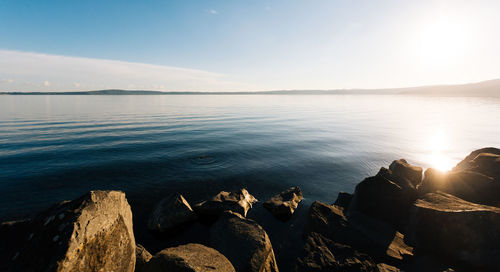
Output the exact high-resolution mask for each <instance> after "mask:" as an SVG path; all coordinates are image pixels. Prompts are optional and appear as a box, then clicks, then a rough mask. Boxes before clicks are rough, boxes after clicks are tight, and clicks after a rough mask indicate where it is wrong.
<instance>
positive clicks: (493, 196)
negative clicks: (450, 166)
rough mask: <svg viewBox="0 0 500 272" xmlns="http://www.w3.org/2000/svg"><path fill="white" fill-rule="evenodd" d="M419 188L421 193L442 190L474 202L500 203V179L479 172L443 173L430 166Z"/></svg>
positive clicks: (493, 204)
mask: <svg viewBox="0 0 500 272" xmlns="http://www.w3.org/2000/svg"><path fill="white" fill-rule="evenodd" d="M418 190H419V194H420V195H425V194H427V193H432V192H436V191H442V192H445V193H449V194H452V195H454V196H456V197H458V198H461V199H464V200H467V201H470V202H474V203H479V204H485V205H492V206H499V205H500V198H499V197H498V196H499V195H500V181H497V180H495V179H493V178H492V177H489V176H486V175H484V174H481V173H477V172H471V171H466V170H457V171H451V172H447V173H443V172H440V171H438V170H435V169H432V168H429V169H427V170H426V171H425V178H424V181H423V182H422V184H421V186H420V187H419V188H418Z"/></svg>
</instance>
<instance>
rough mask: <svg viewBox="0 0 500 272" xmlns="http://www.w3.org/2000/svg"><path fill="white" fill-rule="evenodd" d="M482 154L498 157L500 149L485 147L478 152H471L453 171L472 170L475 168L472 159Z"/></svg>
mask: <svg viewBox="0 0 500 272" xmlns="http://www.w3.org/2000/svg"><path fill="white" fill-rule="evenodd" d="M482 153H486V154H492V155H500V149H498V148H494V147H486V148H481V149H478V150H474V151H472V152H471V153H470V154H469V155H468V156H467V157H465V159H463V160H462V161H461V162H459V163H458V164H457V166H455V167H454V168H453V171H458V170H473V169H474V168H475V167H476V164H477V161H476V162H474V159H475V158H476V157H477V156H478V155H479V154H482Z"/></svg>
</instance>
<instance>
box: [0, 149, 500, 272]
mask: <svg viewBox="0 0 500 272" xmlns="http://www.w3.org/2000/svg"><path fill="white" fill-rule="evenodd" d="M304 197H306V198H307V195H303V192H302V191H301V189H300V188H298V187H292V188H289V189H287V190H285V191H283V192H281V193H279V192H277V194H276V195H274V196H273V197H271V198H269V199H265V200H263V201H262V202H263V204H262V206H263V207H264V209H265V210H266V212H268V213H269V214H270V215H272V217H269V220H275V221H276V222H287V221H291V220H293V219H294V216H297V215H296V210H297V209H299V208H300V205H303V204H301V202H302V200H303V199H304ZM257 203H259V201H258V200H257V199H256V197H255V196H253V195H252V194H251V192H248V191H247V190H246V189H240V190H236V191H231V192H226V191H222V192H220V193H218V194H216V195H214V196H213V197H211V198H208V199H206V200H204V201H201V202H199V203H189V201H188V200H187V199H186V198H185V197H184V196H183V195H182V194H179V193H175V194H171V195H167V196H165V197H164V198H163V199H162V200H161V201H159V202H158V203H157V204H156V206H155V207H154V208H153V209H152V210H151V211H150V213H149V214H148V220H147V222H143V223H144V226H147V229H148V232H149V233H151V235H152V236H153V237H156V238H157V239H158V241H159V243H160V244H161V243H162V241H165V240H169V239H175V237H177V236H179V235H182V234H183V233H185V232H186V230H187V229H189V230H190V231H191V232H196V230H199V231H198V232H199V233H200V236H203V239H198V240H196V239H193V240H195V241H192V242H189V243H183V244H177V245H175V246H168V247H165V248H163V249H160V250H152V249H151V248H149V249H148V248H147V246H146V247H144V246H142V245H140V244H137V243H136V236H135V235H134V227H133V221H132V216H133V215H132V210H131V208H130V205H129V203H128V201H127V198H126V196H125V194H124V193H123V192H119V191H91V192H89V193H87V194H85V195H83V196H81V197H80V198H78V199H75V200H72V201H64V202H61V203H58V204H55V205H53V206H52V207H50V208H49V209H47V210H46V211H44V212H42V213H40V214H38V215H37V216H36V217H34V218H32V219H29V220H22V221H12V222H4V223H2V224H1V225H0V241H1V243H0V258H1V260H0V271H139V272H157V271H238V272H240V271H241V272H247V271H248V272H254V271H255V272H263V271H279V270H282V271H289V270H290V271H298V272H301V271H500V149H496V148H483V149H479V150H476V151H474V152H472V153H471V154H470V155H469V156H467V157H466V158H465V159H464V160H463V161H461V162H460V163H459V164H457V166H456V167H455V168H453V169H452V170H451V171H449V172H446V173H442V172H439V171H437V170H434V169H431V168H430V169H427V170H426V171H425V173H424V172H423V169H422V168H421V167H418V166H414V165H410V164H409V163H408V162H407V161H406V160H404V159H399V160H396V161H394V162H392V163H391V164H390V165H389V167H388V168H384V167H382V168H381V169H380V171H379V172H378V173H377V174H376V175H375V176H373V177H368V178H366V179H364V180H363V181H361V182H360V183H359V184H358V185H357V186H356V188H355V190H354V192H353V193H352V194H351V193H346V192H341V193H339V195H338V197H337V199H336V200H335V199H332V202H331V203H332V204H330V203H321V202H318V201H315V202H313V203H312V204H311V205H310V207H308V212H307V219H306V222H305V225H304V226H303V227H301V229H300V230H296V231H299V232H300V234H301V237H302V239H301V241H300V248H298V249H297V252H300V253H299V254H298V257H295V256H292V257H291V258H289V259H292V261H291V263H287V264H286V265H285V264H281V263H280V262H278V261H277V260H282V259H283V260H285V259H286V258H284V257H282V258H281V259H280V258H277V257H276V256H277V255H278V254H280V255H283V254H285V252H286V250H285V247H283V246H280V247H279V248H273V242H274V241H273V240H272V239H271V238H270V236H269V235H268V233H267V232H266V229H264V227H263V225H264V226H265V225H266V224H265V222H258V221H256V220H253V219H250V218H248V217H247V215H248V213H250V212H251V209H252V207H254V206H255V205H256V204H257ZM136 224H137V222H136ZM193 226H195V227H193ZM196 226H200V227H199V228H197V227H196ZM278 226H280V225H278ZM278 231H279V230H278ZM287 231H288V230H284V229H283V230H282V231H281V232H283V233H287ZM283 267H286V268H285V269H284V268H283Z"/></svg>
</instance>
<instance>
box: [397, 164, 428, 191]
mask: <svg viewBox="0 0 500 272" xmlns="http://www.w3.org/2000/svg"><path fill="white" fill-rule="evenodd" d="M389 170H391V172H392V175H393V176H394V180H402V179H405V180H408V181H410V183H411V184H412V185H413V187H414V188H416V187H417V185H418V184H420V182H422V167H418V166H415V165H410V164H409V163H408V162H407V161H406V160H405V159H399V160H397V161H393V162H392V163H391V165H390V166H389ZM396 183H398V182H396Z"/></svg>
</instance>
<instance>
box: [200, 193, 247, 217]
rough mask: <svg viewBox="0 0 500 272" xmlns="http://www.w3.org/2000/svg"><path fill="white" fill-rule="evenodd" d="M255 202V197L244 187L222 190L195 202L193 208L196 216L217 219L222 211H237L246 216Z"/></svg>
mask: <svg viewBox="0 0 500 272" xmlns="http://www.w3.org/2000/svg"><path fill="white" fill-rule="evenodd" d="M255 202H257V199H256V198H255V197H254V196H252V195H251V194H249V193H248V191H247V190H246V189H240V190H238V191H234V192H225V191H222V192H220V193H218V194H217V195H216V196H214V197H213V198H211V199H209V200H206V201H203V202H201V203H198V204H196V205H195V206H194V207H193V209H194V211H195V212H196V214H198V216H200V217H202V218H204V219H210V220H215V219H217V218H218V217H219V215H220V214H222V212H224V211H233V212H237V213H239V214H241V215H243V216H244V217H246V216H247V212H248V210H250V209H251V208H252V205H253V204H254V203H255Z"/></svg>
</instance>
